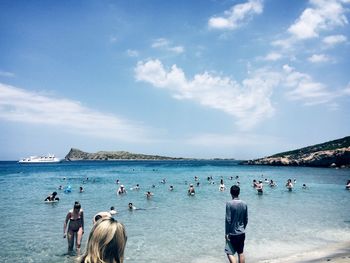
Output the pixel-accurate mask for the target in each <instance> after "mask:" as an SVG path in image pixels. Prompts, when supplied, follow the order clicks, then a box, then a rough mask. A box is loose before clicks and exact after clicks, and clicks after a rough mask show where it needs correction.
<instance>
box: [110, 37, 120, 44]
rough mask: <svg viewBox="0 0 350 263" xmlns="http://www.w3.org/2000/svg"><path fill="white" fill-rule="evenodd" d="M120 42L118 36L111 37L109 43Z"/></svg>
mask: <svg viewBox="0 0 350 263" xmlns="http://www.w3.org/2000/svg"><path fill="white" fill-rule="evenodd" d="M117 41H118V38H117V37H116V36H110V37H109V42H110V43H116V42H117Z"/></svg>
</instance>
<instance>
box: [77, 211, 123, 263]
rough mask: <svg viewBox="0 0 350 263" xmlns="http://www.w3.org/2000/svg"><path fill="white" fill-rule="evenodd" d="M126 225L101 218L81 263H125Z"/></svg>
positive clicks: (92, 232) (91, 234)
mask: <svg viewBox="0 0 350 263" xmlns="http://www.w3.org/2000/svg"><path fill="white" fill-rule="evenodd" d="M126 240H127V236H126V232H125V228H124V225H123V224H121V223H119V222H118V221H117V220H115V219H113V217H110V218H101V219H99V220H98V221H97V222H96V224H95V225H94V226H93V227H92V229H91V232H90V235H89V240H88V243H87V246H86V252H85V254H84V255H83V256H82V257H81V258H80V259H79V262H80V263H123V261H124V249H125V245H126Z"/></svg>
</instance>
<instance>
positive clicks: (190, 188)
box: [187, 184, 196, 195]
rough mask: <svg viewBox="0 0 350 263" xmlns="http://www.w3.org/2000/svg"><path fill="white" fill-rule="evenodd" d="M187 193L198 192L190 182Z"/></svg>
mask: <svg viewBox="0 0 350 263" xmlns="http://www.w3.org/2000/svg"><path fill="white" fill-rule="evenodd" d="M187 193H188V194H189V195H194V194H195V193H196V191H195V190H194V187H193V184H190V187H189V188H188V191H187Z"/></svg>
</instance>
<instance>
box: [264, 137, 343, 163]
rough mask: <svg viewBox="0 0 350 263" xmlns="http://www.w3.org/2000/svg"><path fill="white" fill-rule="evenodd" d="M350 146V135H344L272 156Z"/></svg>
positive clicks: (296, 154) (301, 153)
mask: <svg viewBox="0 0 350 263" xmlns="http://www.w3.org/2000/svg"><path fill="white" fill-rule="evenodd" d="M349 146H350V136H347V137H344V138H342V139H337V140H334V141H329V142H325V143H321V144H316V145H312V146H308V147H304V148H301V149H297V150H293V151H288V152H282V153H278V154H275V155H272V156H270V157H284V156H294V157H295V158H297V157H299V156H302V155H304V154H310V153H313V152H318V151H327V150H335V149H339V148H346V147H349Z"/></svg>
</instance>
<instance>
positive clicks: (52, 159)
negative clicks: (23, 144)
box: [18, 154, 61, 163]
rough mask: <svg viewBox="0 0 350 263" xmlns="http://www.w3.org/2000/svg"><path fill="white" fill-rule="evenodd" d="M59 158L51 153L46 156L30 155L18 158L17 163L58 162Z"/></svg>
mask: <svg viewBox="0 0 350 263" xmlns="http://www.w3.org/2000/svg"><path fill="white" fill-rule="evenodd" d="M60 161H61V160H60V159H59V158H57V157H55V155H53V154H49V155H47V156H30V157H27V158H23V159H21V160H19V161H18V162H19V163H59V162H60Z"/></svg>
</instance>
